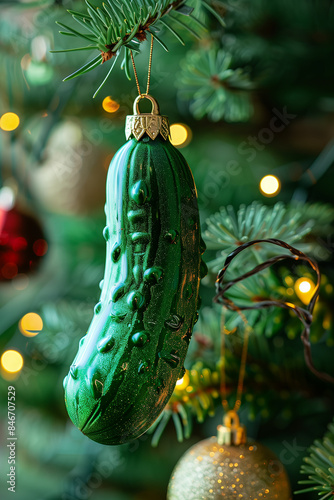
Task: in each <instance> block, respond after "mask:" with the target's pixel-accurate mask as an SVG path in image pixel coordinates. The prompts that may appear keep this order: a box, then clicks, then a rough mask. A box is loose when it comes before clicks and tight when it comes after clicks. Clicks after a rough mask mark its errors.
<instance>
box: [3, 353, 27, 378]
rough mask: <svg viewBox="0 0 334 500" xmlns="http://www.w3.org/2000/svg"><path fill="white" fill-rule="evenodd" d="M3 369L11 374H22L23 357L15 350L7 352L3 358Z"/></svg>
mask: <svg viewBox="0 0 334 500" xmlns="http://www.w3.org/2000/svg"><path fill="white" fill-rule="evenodd" d="M1 367H2V368H3V370H5V372H7V373H9V374H14V373H18V372H20V371H21V370H22V367H23V357H22V355H21V354H20V353H19V352H18V351H15V350H13V349H10V350H8V351H5V352H4V353H3V355H2V356H1Z"/></svg>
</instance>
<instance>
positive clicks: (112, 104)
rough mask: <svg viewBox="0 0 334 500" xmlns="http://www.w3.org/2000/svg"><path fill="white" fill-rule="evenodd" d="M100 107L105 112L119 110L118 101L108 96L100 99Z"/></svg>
mask: <svg viewBox="0 0 334 500" xmlns="http://www.w3.org/2000/svg"><path fill="white" fill-rule="evenodd" d="M102 108H103V109H104V111H106V112H107V113H116V111H118V110H119V104H118V102H116V101H114V100H113V99H112V98H111V97H110V96H108V97H106V98H105V99H103V101H102Z"/></svg>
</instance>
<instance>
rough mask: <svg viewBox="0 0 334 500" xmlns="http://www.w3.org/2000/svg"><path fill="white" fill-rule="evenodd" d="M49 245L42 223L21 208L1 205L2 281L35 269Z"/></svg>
mask: <svg viewBox="0 0 334 500" xmlns="http://www.w3.org/2000/svg"><path fill="white" fill-rule="evenodd" d="M47 249H48V244H47V242H46V241H45V239H44V233H43V230H42V227H41V225H40V223H39V222H38V221H37V220H36V219H35V218H34V217H32V216H31V215H28V214H26V213H23V212H21V210H19V209H18V208H11V209H9V210H7V209H5V208H3V207H0V281H9V280H12V279H13V278H15V277H16V276H18V275H19V274H25V273H29V272H31V271H35V270H36V269H37V268H38V266H39V264H40V262H41V260H42V257H43V256H44V255H45V254H46V252H47Z"/></svg>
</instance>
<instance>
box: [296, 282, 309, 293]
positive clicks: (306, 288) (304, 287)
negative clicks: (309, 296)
mask: <svg viewBox="0 0 334 500" xmlns="http://www.w3.org/2000/svg"><path fill="white" fill-rule="evenodd" d="M299 290H300V291H301V292H302V293H307V292H309V291H310V290H311V284H310V283H309V282H308V281H302V282H301V283H300V284H299Z"/></svg>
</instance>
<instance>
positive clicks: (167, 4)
mask: <svg viewBox="0 0 334 500" xmlns="http://www.w3.org/2000/svg"><path fill="white" fill-rule="evenodd" d="M85 4H86V12H84V13H83V12H77V11H73V10H69V11H68V12H69V13H70V14H71V16H72V18H73V19H74V20H75V21H76V22H77V24H79V25H80V31H78V30H77V29H74V28H72V27H71V26H68V25H66V24H63V23H60V22H58V23H57V24H58V25H59V26H60V27H61V28H63V30H66V31H60V33H61V34H63V35H66V36H69V37H75V38H80V39H83V40H85V42H86V45H85V46H83V47H79V48H71V47H69V48H67V49H64V50H58V51H53V52H64V51H65V52H70V51H77V50H99V51H100V54H99V55H97V56H95V57H94V58H93V59H91V60H90V61H89V62H88V63H86V64H85V65H84V66H82V67H81V68H79V69H78V70H76V71H75V72H73V73H72V74H71V75H69V76H68V77H66V78H65V80H69V79H71V78H75V77H77V76H80V75H83V74H84V73H87V72H88V71H91V70H92V69H94V68H96V67H97V66H99V65H101V64H103V63H105V62H107V61H109V60H110V59H113V63H114V62H115V60H116V58H117V57H118V55H119V54H120V51H121V49H123V62H122V67H125V69H126V74H127V76H128V77H129V70H128V69H129V61H130V57H129V51H130V50H131V51H133V52H135V53H136V52H139V51H140V49H139V45H140V43H141V42H143V41H144V40H146V38H147V35H148V33H149V34H151V35H152V36H153V37H154V39H155V40H156V41H157V42H158V43H159V44H160V45H161V46H162V47H163V48H164V49H165V50H167V51H168V48H167V46H166V44H165V43H164V41H163V40H162V39H161V38H160V35H159V36H158V34H157V33H158V32H159V31H160V29H161V28H163V27H164V28H167V29H168V31H169V32H170V33H172V34H173V35H174V36H175V38H176V39H177V40H178V41H179V42H181V43H183V40H182V38H181V36H180V34H179V32H178V27H179V26H181V27H182V28H184V29H187V30H188V31H190V32H191V33H193V34H195V35H197V32H196V31H194V29H193V28H192V26H194V27H195V26H197V28H198V27H199V28H201V29H202V28H203V25H202V23H201V22H200V21H199V20H198V19H197V18H196V17H194V16H193V15H192V12H193V8H192V7H190V6H188V5H187V4H186V1H185V0H175V1H174V2H171V1H170V0H160V1H159V2H153V0H130V1H127V0H106V2H102V1H101V0H100V1H99V6H96V5H93V4H92V3H91V2H90V1H89V0H85ZM201 5H202V6H203V7H204V8H206V9H207V10H208V11H209V12H210V13H211V14H213V15H215V16H216V18H217V19H220V16H219V15H218V14H217V13H216V11H215V9H214V8H213V7H212V6H211V3H210V0H201ZM184 19H187V22H184ZM189 21H190V22H189ZM188 23H189V24H188ZM82 28H84V30H82ZM112 69H113V64H112V66H111V67H110V69H109V72H108V74H107V76H106V78H105V79H104V81H103V82H102V85H101V86H100V87H99V89H98V90H97V91H96V93H97V92H98V91H99V90H100V88H101V87H102V86H103V85H104V83H105V81H106V80H107V78H108V77H109V75H110V73H111V71H112ZM96 93H95V95H96Z"/></svg>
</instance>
